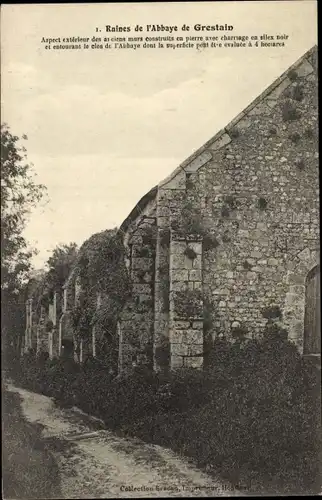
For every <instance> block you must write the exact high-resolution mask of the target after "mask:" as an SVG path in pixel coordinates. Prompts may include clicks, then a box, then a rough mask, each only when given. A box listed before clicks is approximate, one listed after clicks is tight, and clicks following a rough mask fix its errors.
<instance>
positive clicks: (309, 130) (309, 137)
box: [305, 127, 314, 139]
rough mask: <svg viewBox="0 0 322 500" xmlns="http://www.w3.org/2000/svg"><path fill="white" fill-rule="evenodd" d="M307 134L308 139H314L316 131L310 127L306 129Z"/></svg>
mask: <svg viewBox="0 0 322 500" xmlns="http://www.w3.org/2000/svg"><path fill="white" fill-rule="evenodd" d="M305 136H306V137H307V138H308V139H313V138H314V131H313V129H312V128H311V127H308V128H307V129H306V130H305Z"/></svg>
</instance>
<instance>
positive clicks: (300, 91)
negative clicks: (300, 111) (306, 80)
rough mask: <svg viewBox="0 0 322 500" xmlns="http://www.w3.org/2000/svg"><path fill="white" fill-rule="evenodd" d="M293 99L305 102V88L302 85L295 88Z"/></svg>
mask: <svg viewBox="0 0 322 500" xmlns="http://www.w3.org/2000/svg"><path fill="white" fill-rule="evenodd" d="M292 97H293V99H295V100H296V101H302V100H303V98H304V93H303V88H302V87H301V86H300V85H297V86H296V87H294V90H293V95H292Z"/></svg>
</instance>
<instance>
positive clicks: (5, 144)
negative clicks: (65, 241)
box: [1, 124, 45, 292]
mask: <svg viewBox="0 0 322 500" xmlns="http://www.w3.org/2000/svg"><path fill="white" fill-rule="evenodd" d="M23 139H24V140H26V139H27V137H26V136H23ZM44 189H45V187H44V186H43V185H41V184H37V182H36V181H35V176H34V173H33V170H32V165H31V164H30V163H28V161H27V155H26V149H25V147H24V146H21V145H20V144H19V137H17V136H15V135H13V134H12V133H11V132H10V129H9V127H8V126H7V125H5V124H4V125H1V214H2V216H1V275H2V286H1V287H2V289H10V290H12V291H16V292H17V291H18V290H19V288H20V286H21V281H22V280H23V279H24V278H25V276H26V273H27V272H28V270H29V269H30V257H31V255H32V251H31V250H29V249H28V245H27V242H26V240H25V238H24V237H23V234H22V233H23V230H24V228H25V225H26V222H27V218H28V215H29V213H30V210H31V209H32V208H33V207H34V206H36V204H37V203H38V202H39V201H40V199H41V198H42V196H43V193H44Z"/></svg>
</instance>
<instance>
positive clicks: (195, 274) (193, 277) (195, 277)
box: [189, 269, 202, 281]
mask: <svg viewBox="0 0 322 500" xmlns="http://www.w3.org/2000/svg"><path fill="white" fill-rule="evenodd" d="M201 279H202V275H201V271H200V270H198V269H192V270H191V271H189V281H201Z"/></svg>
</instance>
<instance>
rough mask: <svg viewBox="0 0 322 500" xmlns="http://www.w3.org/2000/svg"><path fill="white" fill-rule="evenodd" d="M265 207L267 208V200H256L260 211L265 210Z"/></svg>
mask: <svg viewBox="0 0 322 500" xmlns="http://www.w3.org/2000/svg"><path fill="white" fill-rule="evenodd" d="M266 207H267V200H265V198H259V199H258V208H259V209H260V210H265V208H266Z"/></svg>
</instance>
